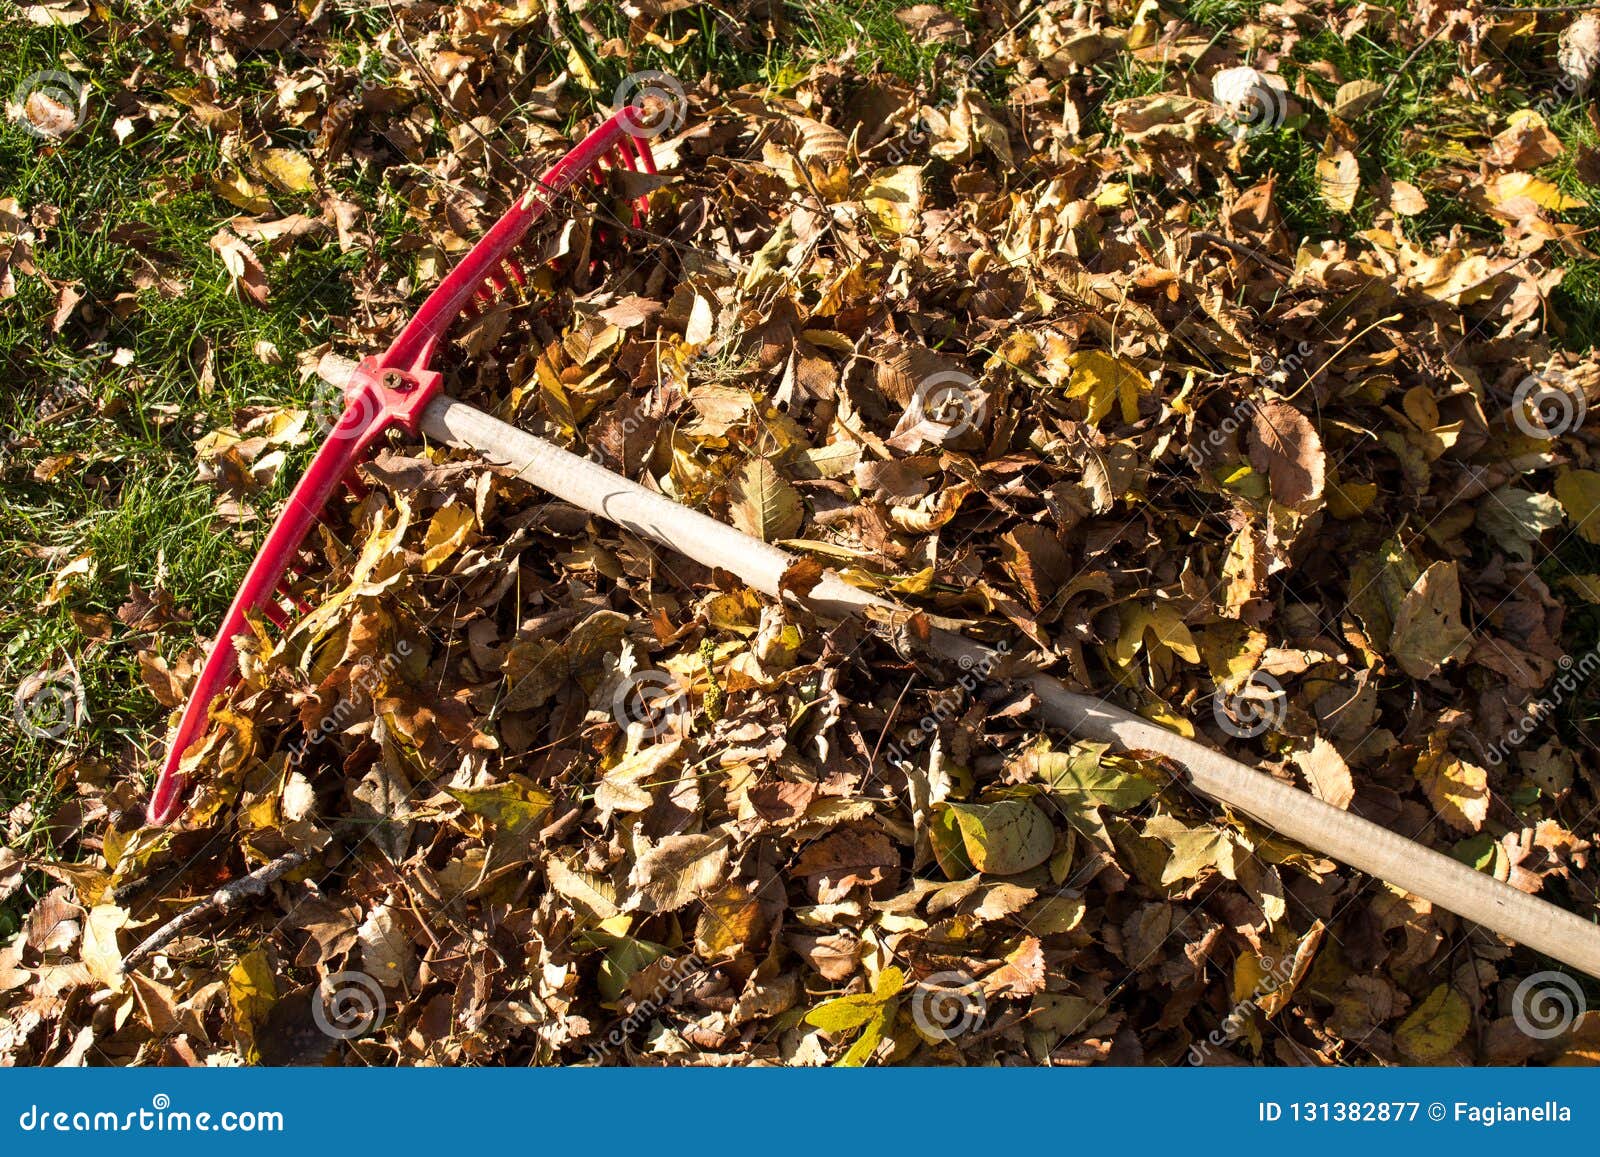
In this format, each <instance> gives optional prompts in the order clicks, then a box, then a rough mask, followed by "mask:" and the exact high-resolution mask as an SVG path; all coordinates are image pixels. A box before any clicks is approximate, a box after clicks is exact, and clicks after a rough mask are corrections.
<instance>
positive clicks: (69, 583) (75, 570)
mask: <svg viewBox="0 0 1600 1157" xmlns="http://www.w3.org/2000/svg"><path fill="white" fill-rule="evenodd" d="M93 576H94V558H93V557H92V556H90V555H87V554H80V555H79V556H78V557H77V558H75V559H73V560H72V561H71V562H69V563H68V564H67V565H66V566H64V567H62V568H61V569H60V570H58V571H56V575H55V577H54V578H53V579H51V580H50V589H49V590H48V591H46V592H45V595H44V599H43V600H42V601H41V602H40V603H39V609H40V610H43V609H44V608H45V607H53V606H55V605H56V604H57V603H59V602H60V601H61V600H62V599H64V598H66V597H67V595H68V594H70V593H71V591H72V589H73V588H74V587H76V586H78V585H80V584H81V583H85V582H88V581H89V579H91V578H92V577H93Z"/></svg>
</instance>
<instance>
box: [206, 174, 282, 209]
mask: <svg viewBox="0 0 1600 1157" xmlns="http://www.w3.org/2000/svg"><path fill="white" fill-rule="evenodd" d="M211 191H212V192H213V193H215V194H216V195H217V196H219V197H221V198H222V199H223V200H224V201H226V202H228V204H230V205H237V206H238V207H239V208H241V209H243V210H244V211H245V212H246V213H265V212H267V211H268V210H269V209H271V208H272V202H271V201H270V200H268V198H267V194H266V190H264V189H262V188H261V186H260V185H257V184H255V183H254V182H252V181H251V180H250V178H249V177H246V176H245V175H244V174H243V173H237V172H224V173H223V175H222V176H220V177H213V178H211Z"/></svg>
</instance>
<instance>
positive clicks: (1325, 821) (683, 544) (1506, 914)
mask: <svg viewBox="0 0 1600 1157" xmlns="http://www.w3.org/2000/svg"><path fill="white" fill-rule="evenodd" d="M344 364H346V363H343V360H342V359H335V358H325V359H323V364H322V366H320V367H319V373H322V374H323V376H325V377H328V378H329V380H334V381H335V384H340V382H338V381H337V380H335V379H336V376H337V375H338V374H339V373H340V370H341V368H342V366H343V365H344ZM421 429H422V431H423V433H425V434H426V435H427V436H428V437H430V438H433V439H435V440H436V441H439V442H443V443H446V444H447V445H450V446H455V447H459V448H463V449H472V450H475V451H477V452H478V453H480V454H482V455H483V456H484V457H485V458H487V459H489V460H490V461H493V462H498V463H500V464H502V465H504V466H508V467H510V468H512V469H514V470H515V471H516V472H517V476H518V477H519V478H522V479H523V480H525V481H527V482H530V483H532V484H533V485H535V486H537V487H539V488H540V489H541V490H545V491H548V492H549V493H551V494H553V495H555V496H556V497H558V498H561V499H563V500H564V501H566V502H570V503H571V504H572V505H574V506H578V507H582V508H583V509H584V510H586V511H588V512H589V513H590V514H593V515H595V516H596V517H599V518H604V519H606V520H607V521H609V522H613V523H615V524H616V525H618V526H621V527H624V528H625V529H627V530H629V531H631V532H633V533H634V534H637V535H639V536H641V537H643V538H647V539H650V540H652V541H654V542H657V543H659V544H661V545H662V546H665V547H667V548H669V549H671V550H673V551H676V552H677V553H679V554H682V555H686V556H688V557H689V558H692V559H694V560H695V561H696V562H699V563H701V564H703V565H705V566H709V567H718V568H720V569H722V570H725V571H728V572H729V573H731V574H734V575H737V576H738V577H739V578H740V579H741V580H743V581H744V582H745V583H746V584H747V585H749V586H750V587H753V588H754V589H756V590H758V591H761V592H762V593H763V594H766V595H769V596H771V597H773V598H781V597H782V595H781V593H780V591H779V580H780V579H781V578H782V576H783V574H784V572H785V571H786V570H787V569H788V568H789V567H790V566H791V565H792V564H793V563H794V561H795V558H794V556H793V555H790V554H788V553H787V552H785V551H783V550H780V549H778V548H777V547H775V546H772V545H770V544H769V543H764V542H759V541H757V540H756V539H754V538H751V537H750V536H749V535H746V534H743V533H741V532H739V531H737V530H735V529H734V528H733V527H731V526H728V525H726V524H725V523H721V522H718V521H717V520H716V519H714V518H710V517H708V516H707V515H704V514H701V513H699V512H697V511H694V510H690V509H689V508H687V507H685V506H681V505H679V504H678V503H676V502H673V501H672V500H671V499H669V498H667V497H665V496H663V495H661V494H657V493H655V492H654V491H650V490H646V489H645V488H644V487H643V486H640V485H639V484H638V483H636V482H632V481H630V480H628V479H626V478H623V477H621V476H620V475H618V474H614V473H612V472H611V471H610V470H607V469H605V467H603V466H600V465H598V464H596V463H594V462H591V461H589V460H588V459H586V458H580V457H578V456H577V455H576V454H572V453H569V452H568V451H566V450H563V449H561V448H560V447H558V446H553V445H551V444H550V443H549V442H546V441H545V440H544V439H542V438H536V437H534V436H533V435H532V434H528V433H525V432H523V431H521V430H518V429H517V428H516V427H515V426H510V425H507V424H506V423H505V422H502V421H499V420H498V419H496V418H492V417H490V416H489V415H488V414H485V413H482V412H481V411H479V410H475V409H473V408H472V407H471V406H468V405H464V404H463V403H461V402H458V401H456V400H455V399H453V398H450V397H446V396H443V395H441V396H439V397H437V398H435V399H434V401H433V402H432V404H430V405H429V406H428V408H427V409H426V410H425V411H424V412H423V415H422V421H421ZM806 604H807V606H809V607H810V608H811V609H812V610H813V611H814V612H816V613H817V614H818V615H820V616H822V617H823V618H826V619H832V620H834V621H837V620H840V619H843V618H846V617H849V616H851V615H859V614H862V613H863V612H865V611H866V610H867V609H868V608H869V607H876V608H882V609H889V610H903V608H900V607H898V606H897V604H894V603H891V602H889V601H888V600H887V599H883V598H879V597H878V596H876V595H872V594H869V593H867V592H866V591H862V590H859V589H857V588H856V587H853V586H851V585H850V584H848V583H846V582H845V581H844V580H842V579H840V578H839V577H838V576H836V575H834V574H832V573H831V572H830V573H827V574H826V575H825V577H824V578H823V580H822V581H821V582H820V583H818V584H817V586H816V587H814V588H813V589H812V591H811V593H810V595H808V596H807V598H806ZM932 647H933V649H934V650H935V651H936V652H937V653H938V654H940V655H941V656H943V657H945V658H947V659H950V660H953V661H955V662H957V663H959V664H960V665H962V666H963V667H965V668H968V669H972V668H981V669H985V670H987V669H991V668H993V667H998V666H999V664H1000V661H1001V656H999V655H998V654H997V653H996V652H994V651H993V650H991V649H990V648H988V647H985V646H983V645H982V644H980V643H976V642H974V641H972V640H971V639H967V638H965V637H963V636H961V635H958V634H953V633H951V632H948V631H936V632H935V633H934V637H933V640H932ZM985 664H987V666H985ZM1025 678H1026V681H1027V682H1028V683H1029V685H1030V686H1031V687H1032V689H1033V690H1034V692H1035V693H1036V694H1037V695H1038V696H1039V702H1040V711H1039V713H1040V715H1041V716H1042V717H1043V718H1044V720H1045V721H1046V722H1048V723H1050V724H1052V725H1054V726H1056V727H1059V728H1061V729H1062V730H1064V731H1066V732H1068V733H1069V734H1071V735H1075V736H1077V737H1079V738H1083V739H1091V740H1095V741H1098V742H1101V743H1112V744H1116V745H1118V746H1120V747H1122V748H1125V749H1130V750H1143V751H1155V752H1159V753H1160V754H1161V755H1163V756H1165V757H1167V758H1168V759H1170V760H1172V761H1173V762H1174V763H1175V764H1177V765H1178V766H1179V767H1181V768H1182V769H1183V770H1184V772H1185V773H1186V776H1187V782H1188V783H1189V785H1190V786H1192V787H1193V788H1194V789H1195V790H1196V791H1197V792H1199V793H1201V794H1203V795H1205V796H1207V797H1209V798H1211V799H1214V800H1217V801H1219V802H1221V803H1224V804H1227V805H1229V806H1230V807H1234V808H1237V809H1239V810H1240V811H1241V812H1244V813H1245V814H1247V815H1249V816H1251V817H1253V818H1254V819H1256V820H1257V821H1258V822H1260V823H1261V824H1263V825H1265V826H1266V827H1267V828H1269V829H1271V830H1272V831H1274V832H1276V833H1277V834H1279V835H1282V836H1286V837H1288V838H1289V839H1291V840H1294V841H1295V842H1297V843H1300V844H1303V845H1304V846H1305V847H1308V848H1312V849H1314V850H1316V851H1318V852H1320V853H1322V854H1323V855H1326V856H1330V857H1332V858H1333V859H1336V860H1339V861H1340V862H1342V863H1345V864H1348V865H1350V866H1351V867H1353V868H1357V869H1359V870H1361V871H1363V872H1366V873H1368V874H1369V875H1372V876H1376V877H1377V878H1378V879H1380V880H1383V881H1386V882H1387V883H1389V884H1390V885H1392V886H1393V887H1396V888H1399V889H1402V890H1403V891H1406V892H1410V893H1411V894H1412V895H1415V896H1420V897H1421V898H1422V899H1424V900H1428V901H1430V902H1431V903H1434V904H1437V905H1439V907H1441V908H1445V909H1447V910H1449V911H1451V912H1454V913H1455V914H1456V915H1457V916H1460V917H1462V918H1463V919H1466V920H1469V921H1472V922H1473V923H1475V924H1481V925H1482V926H1483V927H1485V928H1487V929H1489V930H1490V931H1492V932H1495V933H1498V934H1499V935H1501V936H1505V937H1507V938H1509V939H1511V940H1514V941H1516V942H1517V943H1519V944H1522V945H1524V946H1526V947H1528V948H1532V949H1534V950H1536V951H1539V952H1542V953H1544V954H1545V955H1547V956H1550V957H1553V958H1554V959H1556V960H1559V961H1561V962H1562V963H1564V964H1567V965H1570V966H1571V967H1573V968H1576V969H1580V970H1581V971H1583V972H1586V973H1588V974H1589V975H1590V976H1593V977H1597V978H1600V927H1597V926H1596V925H1595V924H1593V923H1591V922H1590V921H1588V920H1585V919H1582V918H1581V917H1579V916H1576V915H1574V914H1573V913H1571V912H1567V911H1565V910H1563V909H1561V908H1558V907H1556V906H1555V905H1554V904H1551V903H1549V902H1548V901H1545V900H1541V899H1539V898H1538V897H1535V896H1530V895H1528V894H1527V893H1526V892H1521V891H1518V890H1517V889H1516V888H1513V887H1511V886H1510V885H1509V884H1504V883H1501V882H1500V881H1499V880H1496V879H1494V878H1493V877H1490V876H1486V875H1484V874H1483V873H1481V872H1478V871H1475V870H1473V869H1472V868H1469V867H1467V866H1466V865H1465V864H1462V863H1460V862H1459V861H1457V860H1454V859H1451V858H1450V857H1449V856H1446V855H1443V854H1441V853H1439V852H1436V851H1434V850H1433V849H1431V848H1427V847H1424V846H1423V845H1422V844H1419V843H1417V842H1416V841H1414V840H1408V839H1406V838H1405V837H1403V836H1400V835H1397V834H1396V833H1394V832H1391V831H1389V830H1388V829H1387V828H1383V827H1380V826H1379V825H1377V824H1375V823H1373V822H1372V821H1371V820H1366V819H1363V818H1361V817H1360V816H1357V815H1353V814H1352V813H1350V812H1347V811H1343V810H1341V809H1339V808H1336V807H1333V806H1332V805H1331V804H1327V803H1324V802H1323V801H1322V800H1320V799H1318V798H1316V797H1315V796H1313V795H1311V794H1310V793H1309V792H1304V791H1300V790H1298V789H1297V788H1293V787H1290V786H1288V785H1287V784H1284V783H1280V782H1279V781H1278V780H1276V779H1274V778H1272V777H1271V776H1270V775H1267V774H1266V773H1265V772H1262V771H1260V770H1258V769H1256V768H1254V767H1250V766H1247V765H1246V764H1242V763H1239V762H1238V761H1236V760H1233V759H1229V758H1228V757H1227V756H1225V755H1223V754H1222V753H1221V752H1218V751H1216V750H1214V749H1213V748H1211V747H1208V746H1206V745H1205V744H1202V743H1196V742H1195V741H1193V740H1191V739H1186V738H1184V737H1183V736H1181V735H1178V734H1176V733H1174V732H1172V731H1169V730H1168V729H1167V728H1165V727H1161V726H1158V725H1156V724H1154V723H1151V722H1150V721H1149V720H1147V719H1143V718H1141V717H1139V716H1137V715H1134V714H1132V713H1131V712H1128V711H1124V710H1123V709H1121V708H1120V707H1115V706H1113V705H1112V704H1110V703H1106V702H1104V701H1102V700H1100V699H1096V698H1094V697H1092V696H1089V695H1081V694H1078V693H1076V692H1074V691H1069V690H1068V689H1067V688H1066V687H1065V686H1064V685H1063V684H1062V683H1061V682H1060V681H1059V680H1057V679H1054V678H1052V677H1051V676H1049V675H1046V674H1044V673H1042V672H1039V673H1035V674H1033V675H1030V676H1026V677H1025Z"/></svg>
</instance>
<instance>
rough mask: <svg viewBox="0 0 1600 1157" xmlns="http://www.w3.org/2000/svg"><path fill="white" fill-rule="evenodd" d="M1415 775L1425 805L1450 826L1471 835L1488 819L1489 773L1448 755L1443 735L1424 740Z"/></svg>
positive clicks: (1449, 751)
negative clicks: (1428, 805)
mask: <svg viewBox="0 0 1600 1157" xmlns="http://www.w3.org/2000/svg"><path fill="white" fill-rule="evenodd" d="M1416 776H1417V781H1418V782H1419V783H1420V784H1421V785H1422V791H1423V794H1424V795H1426V796H1427V797H1428V802H1429V803H1431V804H1433V806H1434V809H1435V810H1436V811H1438V813H1439V817H1440V818H1441V819H1443V820H1444V821H1445V823H1447V824H1449V825H1450V826H1451V827H1453V828H1459V829H1460V830H1461V831H1464V832H1475V831H1477V830H1478V829H1479V828H1481V827H1483V821H1484V820H1486V819H1488V818H1489V773H1488V772H1487V771H1485V770H1484V769H1483V768H1481V767H1479V766H1477V765H1476V764H1472V763H1468V762H1467V761H1466V760H1464V759H1462V758H1460V757H1459V756H1457V755H1456V754H1455V753H1454V752H1452V751H1451V750H1450V746H1449V740H1448V736H1447V735H1446V733H1444V732H1437V733H1435V734H1433V735H1430V736H1429V737H1428V750H1427V751H1426V752H1425V753H1424V754H1423V755H1422V756H1421V757H1420V758H1419V759H1418V760H1417V767H1416Z"/></svg>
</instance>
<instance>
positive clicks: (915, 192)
mask: <svg viewBox="0 0 1600 1157" xmlns="http://www.w3.org/2000/svg"><path fill="white" fill-rule="evenodd" d="M861 203H862V204H863V205H865V206H866V207H867V209H868V210H870V211H871V213H872V215H873V216H874V217H876V218H877V219H878V220H879V221H880V222H882V224H883V227H884V228H885V229H890V230H893V231H894V232H896V233H910V232H911V231H912V230H913V229H915V228H916V226H917V221H918V219H919V217H920V215H921V213H922V166H920V165H898V166H896V167H894V168H892V169H879V170H878V171H877V172H876V173H874V174H873V176H872V183H871V184H870V185H868V186H867V188H866V191H865V192H864V193H862V195H861Z"/></svg>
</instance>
